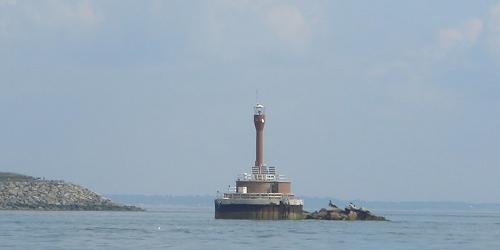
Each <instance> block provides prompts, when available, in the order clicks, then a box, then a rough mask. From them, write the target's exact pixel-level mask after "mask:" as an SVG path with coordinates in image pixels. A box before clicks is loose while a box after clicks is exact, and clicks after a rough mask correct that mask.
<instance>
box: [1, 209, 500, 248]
mask: <svg viewBox="0 0 500 250" xmlns="http://www.w3.org/2000/svg"><path fill="white" fill-rule="evenodd" d="M377 213H378V214H381V215H384V216H386V217H387V218H389V219H391V220H392V221H390V222H361V221H357V222H342V221H312V220H306V221H246V220H215V219H214V218H213V208H200V207H184V208H180V207H167V208H154V209H151V210H149V211H147V212H32V211H0V249H271V248H272V249H350V250H352V249H419V250H422V249H488V250H494V249H500V211H490V212H477V211H461V212H458V211H440V212H426V211H397V212H396V211H377Z"/></svg>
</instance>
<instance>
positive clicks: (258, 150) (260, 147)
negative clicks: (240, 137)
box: [253, 103, 266, 174]
mask: <svg viewBox="0 0 500 250" xmlns="http://www.w3.org/2000/svg"><path fill="white" fill-rule="evenodd" d="M254 111H255V113H254V115H253V123H254V124H255V130H256V132H257V133H256V136H255V167H258V172H259V174H262V172H263V171H262V166H263V165H264V124H265V123H266V114H265V108H264V105H262V104H258V103H257V104H256V105H255V107H254Z"/></svg>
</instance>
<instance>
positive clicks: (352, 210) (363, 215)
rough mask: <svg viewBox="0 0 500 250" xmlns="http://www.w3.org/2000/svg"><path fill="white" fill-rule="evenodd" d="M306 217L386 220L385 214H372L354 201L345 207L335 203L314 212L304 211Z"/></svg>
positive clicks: (317, 218)
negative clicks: (339, 206)
mask: <svg viewBox="0 0 500 250" xmlns="http://www.w3.org/2000/svg"><path fill="white" fill-rule="evenodd" d="M304 218H305V219H313V220H370V221H386V219H385V218H384V217H383V216H377V215H374V214H372V213H371V212H370V211H368V209H366V208H362V207H361V208H358V207H356V206H355V205H353V204H352V203H350V204H349V205H347V206H346V207H345V208H344V209H340V208H338V207H337V206H336V205H335V204H332V202H330V204H328V208H322V209H320V210H319V211H314V212H312V213H309V212H304Z"/></svg>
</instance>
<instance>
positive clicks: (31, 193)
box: [0, 172, 143, 211]
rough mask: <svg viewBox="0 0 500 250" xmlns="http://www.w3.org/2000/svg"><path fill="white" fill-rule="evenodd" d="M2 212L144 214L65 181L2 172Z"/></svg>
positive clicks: (137, 208)
mask: <svg viewBox="0 0 500 250" xmlns="http://www.w3.org/2000/svg"><path fill="white" fill-rule="evenodd" d="M0 210H86V211H104V210H107V211H142V210H143V209H141V208H139V207H135V206H126V205H122V204H118V203H115V202H113V201H111V200H109V199H107V198H104V197H102V196H100V195H98V194H96V193H95V192H92V191H90V190H89V189H87V188H84V187H82V186H79V185H75V184H72V183H69V182H65V181H55V180H42V179H40V178H33V177H30V176H25V175H19V174H13V173H3V172H0Z"/></svg>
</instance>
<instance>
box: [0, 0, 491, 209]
mask: <svg viewBox="0 0 500 250" xmlns="http://www.w3.org/2000/svg"><path fill="white" fill-rule="evenodd" d="M256 89H258V90H259V99H260V101H261V102H262V103H263V104H264V105H266V107H267V122H266V130H265V134H266V137H265V140H266V142H265V143H266V148H265V151H266V152H265V161H266V162H267V163H268V164H269V165H275V166H277V167H278V168H279V169H280V170H281V172H282V173H283V174H285V175H287V176H289V177H291V178H292V180H293V189H294V191H295V193H296V194H299V195H315V196H331V197H337V198H342V199H357V198H359V199H367V200H394V201H403V200H424V201H437V200H446V201H473V202H500V197H499V195H498V194H499V193H500V132H499V128H500V1H498V0H495V1H488V0H485V1H472V0H471V1H456V0H442V1H434V0H432V1H431V0H420V1H401V0H379V1H356V0H354V1H353V0H343V1H338V0H325V1H229V0H226V1H222V0H221V1H217V0H213V1H201V0H200V1H123V0H107V1H97V0H96V1H84V0H82V1H41V0H33V1H22V0H0V117H1V118H0V171H13V172H20V173H25V174H30V175H34V176H45V177H46V178H51V179H64V180H69V181H72V182H75V183H78V184H82V185H85V186H87V187H90V188H92V189H94V190H96V191H97V192H99V193H134V194H176V195H182V194H215V192H216V190H218V189H219V190H223V189H224V188H225V187H227V185H229V184H234V179H235V177H236V176H237V174H239V173H242V172H249V171H250V167H251V165H252V164H253V163H254V160H255V159H254V148H255V139H254V136H255V130H254V127H253V117H252V115H253V113H252V112H253V111H252V106H253V105H254V103H255V90H256Z"/></svg>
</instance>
